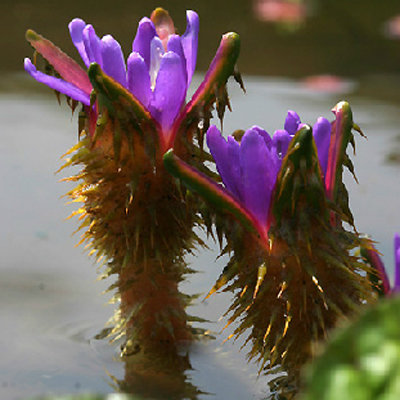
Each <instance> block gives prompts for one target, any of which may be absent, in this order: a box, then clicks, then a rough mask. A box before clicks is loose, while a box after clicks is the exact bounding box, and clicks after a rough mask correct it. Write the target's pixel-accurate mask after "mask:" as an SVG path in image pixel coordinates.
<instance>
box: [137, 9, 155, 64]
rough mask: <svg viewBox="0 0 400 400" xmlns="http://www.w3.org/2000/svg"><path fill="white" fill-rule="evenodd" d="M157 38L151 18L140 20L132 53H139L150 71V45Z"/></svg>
mask: <svg viewBox="0 0 400 400" xmlns="http://www.w3.org/2000/svg"><path fill="white" fill-rule="evenodd" d="M154 36H156V28H155V27H154V24H153V22H151V20H150V18H147V17H144V18H142V19H141V20H140V22H139V26H138V29H137V31H136V36H135V39H134V40H133V44H132V51H134V52H136V53H139V54H140V55H141V56H142V57H143V59H144V62H145V63H146V65H147V68H149V69H150V43H151V41H152V40H153V38H154Z"/></svg>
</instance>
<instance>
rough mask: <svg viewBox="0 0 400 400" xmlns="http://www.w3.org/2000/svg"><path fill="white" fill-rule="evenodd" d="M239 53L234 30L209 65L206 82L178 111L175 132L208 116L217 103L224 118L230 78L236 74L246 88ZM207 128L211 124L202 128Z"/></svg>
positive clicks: (227, 104) (224, 40)
mask: <svg viewBox="0 0 400 400" xmlns="http://www.w3.org/2000/svg"><path fill="white" fill-rule="evenodd" d="M239 52H240V38H239V35H238V34H237V33H235V32H229V33H226V34H225V35H223V37H222V39H221V43H220V45H219V47H218V50H217V53H216V55H215V57H214V58H213V60H212V62H211V64H210V67H209V69H208V71H207V73H206V76H205V78H204V80H203V82H202V83H201V85H200V86H199V88H198V89H197V90H196V92H195V93H194V95H193V97H192V99H191V100H190V101H189V103H188V104H187V105H186V107H185V108H184V109H183V110H182V111H181V113H180V114H179V116H178V118H177V119H176V122H175V123H174V126H173V131H175V132H176V131H178V130H179V129H180V128H181V127H183V129H185V127H186V126H187V125H190V123H191V122H192V121H193V120H197V119H204V117H207V113H208V110H209V108H210V107H211V106H212V104H213V103H214V102H216V108H217V113H218V116H219V118H220V119H221V120H222V118H223V115H224V112H225V107H228V108H230V104H229V99H228V94H227V91H226V87H225V85H226V82H227V81H228V79H229V77H230V76H234V78H235V80H236V81H237V82H239V84H240V85H241V87H242V88H243V89H244V86H243V82H242V80H241V77H240V74H239V72H238V71H237V69H236V68H235V66H236V61H237V59H238V57H239ZM206 122H207V121H206ZM207 128H208V126H204V127H203V130H204V131H205V130H207Z"/></svg>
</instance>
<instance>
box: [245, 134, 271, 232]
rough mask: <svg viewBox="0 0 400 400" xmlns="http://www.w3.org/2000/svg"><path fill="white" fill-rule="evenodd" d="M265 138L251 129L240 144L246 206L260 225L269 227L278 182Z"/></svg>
mask: <svg viewBox="0 0 400 400" xmlns="http://www.w3.org/2000/svg"><path fill="white" fill-rule="evenodd" d="M273 165H274V161H273V159H272V156H271V153H270V151H269V149H268V147H267V146H266V144H265V141H264V138H263V137H262V136H260V135H259V134H258V133H257V132H256V131H255V130H252V129H249V130H248V131H246V133H245V134H244V135H243V138H242V141H241V144H240V166H241V171H242V176H241V178H242V187H243V196H244V204H245V206H246V208H247V209H248V210H249V211H250V212H251V213H252V214H253V215H254V217H255V218H256V219H257V220H258V221H259V223H260V224H261V225H262V226H264V227H266V226H268V212H269V206H270V203H271V193H272V190H273V187H274V185H275V181H276V169H275V167H274V166H273Z"/></svg>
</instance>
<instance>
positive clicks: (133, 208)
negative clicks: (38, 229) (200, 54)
mask: <svg viewBox="0 0 400 400" xmlns="http://www.w3.org/2000/svg"><path fill="white" fill-rule="evenodd" d="M187 21H188V22H187V29H186V32H185V33H184V35H182V36H178V35H175V28H174V24H173V21H172V19H171V17H170V16H169V14H168V13H167V12H166V11H165V10H163V9H160V8H158V9H156V10H155V11H153V13H152V15H151V17H150V18H143V19H142V20H141V21H140V23H139V27H138V30H137V34H136V37H135V39H134V40H133V45H132V48H133V51H132V53H131V54H130V56H129V57H128V60H127V68H126V67H125V61H124V57H123V55H122V51H121V48H120V46H119V44H118V42H116V41H115V40H114V39H113V38H112V37H111V36H110V35H106V36H104V37H103V38H102V39H100V38H99V37H98V36H97V35H96V33H95V31H94V29H93V27H92V26H91V25H87V24H86V23H85V22H84V21H82V20H80V19H75V20H73V21H72V22H71V24H70V26H69V28H70V33H71V37H72V40H73V42H74V44H75V46H76V47H77V49H78V51H79V53H80V55H81V57H82V59H83V61H84V63H85V65H86V66H87V68H88V69H87V71H85V70H84V69H83V68H81V67H80V66H79V65H78V64H77V63H76V62H75V61H73V60H72V59H71V58H70V57H69V56H67V55H66V54H65V53H63V52H62V51H61V50H60V49H59V48H58V47H56V46H55V45H54V44H53V43H51V42H50V41H48V40H47V39H45V38H43V37H42V36H40V35H39V34H37V33H35V32H33V31H31V30H29V31H28V32H27V40H28V41H29V42H30V43H31V45H32V46H33V47H34V48H35V50H36V51H37V52H38V53H40V54H41V55H42V56H43V58H44V59H45V60H46V61H47V62H48V63H49V64H50V66H51V67H52V68H53V70H54V73H53V75H50V74H44V73H42V72H40V71H38V69H37V68H36V67H35V66H34V64H33V63H32V62H31V61H30V60H29V59H26V60H25V69H26V70H27V72H28V73H29V74H31V75H32V76H33V77H34V78H35V79H36V80H38V81H39V82H42V83H44V84H46V85H47V86H49V87H51V88H53V89H55V90H56V91H57V92H59V93H63V94H66V95H67V96H68V97H69V104H70V105H71V107H72V108H73V109H75V108H76V106H77V103H81V104H82V108H81V112H80V114H79V135H80V141H79V142H78V143H77V144H76V145H75V146H73V147H72V149H70V150H69V151H68V152H67V153H66V155H65V156H64V157H65V160H66V162H65V165H64V166H63V167H62V168H65V167H67V166H70V165H77V166H79V167H80V168H81V170H80V171H79V172H78V173H76V174H75V175H74V176H72V177H70V178H66V180H67V181H70V182H76V183H77V186H76V188H75V189H73V190H71V191H70V192H69V193H68V194H67V195H68V196H69V197H70V198H71V199H72V201H73V202H78V203H82V205H81V207H80V208H79V209H78V210H77V211H76V212H74V213H73V215H78V216H79V220H80V223H81V224H80V226H79V229H81V230H83V231H84V233H83V235H82V240H81V242H85V243H86V247H87V248H88V250H89V254H90V255H92V254H93V255H95V257H96V259H97V261H98V262H99V263H100V265H101V266H103V267H104V271H103V274H102V276H101V277H102V278H106V277H109V276H111V275H116V280H115V283H113V284H112V286H111V288H110V290H114V291H115V292H116V294H115V301H117V302H118V303H119V308H118V310H117V311H116V314H115V316H114V318H113V320H112V321H110V327H109V328H108V329H107V330H105V331H104V332H103V336H104V335H106V336H109V337H111V338H113V339H114V340H115V339H119V338H121V337H123V338H124V339H123V344H122V356H123V357H125V358H129V356H132V357H130V358H131V359H135V360H137V361H134V362H133V363H135V362H136V363H137V364H140V365H144V364H146V363H147V364H148V362H149V360H151V362H152V365H153V366H154V365H158V368H159V369H162V368H164V367H165V368H164V369H165V370H168V368H169V370H170V369H171V368H170V364H169V361H170V359H171V360H172V361H171V362H175V363H176V362H177V361H176V354H177V353H176V348H177V345H178V344H179V343H181V342H182V341H191V340H192V339H193V337H194V330H193V329H192V327H191V326H190V323H189V322H190V321H191V319H192V318H191V317H190V316H189V315H187V313H186V310H185V308H186V306H187V304H188V303H189V301H190V297H189V296H187V295H185V294H183V293H180V291H179V289H178V285H179V283H180V282H181V281H182V280H183V279H184V277H185V275H186V274H188V273H190V272H192V271H191V270H190V269H189V268H188V266H187V265H186V262H185V260H184V256H185V254H186V253H187V252H191V251H192V249H193V248H194V246H195V245H202V244H203V243H202V240H201V239H200V238H199V237H197V236H196V234H195V233H194V232H193V227H195V226H197V225H198V224H199V218H198V216H197V215H196V210H197V207H198V204H197V200H196V199H194V198H193V197H192V196H190V195H188V192H187V190H185V188H184V187H182V186H181V185H180V184H179V182H177V181H176V180H175V179H174V178H173V177H171V176H170V174H168V173H167V172H166V170H165V168H164V166H163V162H162V155H163V153H164V151H165V150H166V149H168V148H170V147H172V146H174V148H175V151H176V153H177V154H179V156H180V157H182V158H183V159H185V160H187V161H189V162H191V163H193V164H195V165H198V166H199V167H201V165H202V163H203V161H204V157H206V154H205V153H204V152H203V150H202V141H203V132H205V130H206V129H207V128H208V126H209V120H210V118H211V117H212V111H213V107H214V104H216V108H217V112H218V116H219V117H220V118H222V117H223V115H224V111H225V108H226V106H229V101H228V96H227V91H226V86H225V85H226V82H227V80H228V78H229V77H230V76H231V75H234V77H235V78H236V80H238V81H239V82H241V81H240V75H239V74H238V72H236V69H235V64H236V60H237V57H238V54H239V37H238V35H237V34H235V33H228V34H226V35H224V36H223V37H222V40H221V43H220V46H219V48H218V50H217V53H216V55H215V57H214V59H213V61H212V62H211V65H210V68H209V70H208V71H207V73H206V75H205V78H204V80H203V82H202V83H201V85H200V86H199V88H198V89H197V90H196V91H195V93H194V95H193V97H192V98H191V100H190V101H189V102H188V103H185V98H186V91H187V87H188V85H189V83H190V81H191V78H192V75H193V72H194V68H195V63H196V54H197V33H198V27H199V21H198V16H197V14H196V13H195V12H193V11H188V13H187ZM47 70H49V68H48V69H47ZM71 99H72V100H71ZM182 359H183V358H182ZM182 363H183V364H185V363H187V360H186V361H185V360H183V361H182ZM147 364H146V365H147ZM185 365H186V364H185ZM178 369H179V368H178ZM136 372H137V371H136ZM147 372H148V371H145V372H144V374H146V373H147ZM139 373H140V372H139ZM153 373H154V371H151V372H149V376H150V378H151V377H154V375H152V374H153Z"/></svg>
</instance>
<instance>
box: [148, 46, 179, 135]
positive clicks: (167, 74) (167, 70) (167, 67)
mask: <svg viewBox="0 0 400 400" xmlns="http://www.w3.org/2000/svg"><path fill="white" fill-rule="evenodd" d="M185 97H186V80H185V75H184V71H183V69H182V60H181V59H180V57H179V56H178V55H177V54H175V53H173V52H171V51H169V52H167V53H165V54H164V55H163V57H162V59H161V65H160V70H159V71H158V75H157V80H156V86H155V88H154V98H153V102H152V104H151V106H150V112H151V114H152V116H153V117H154V118H155V119H157V120H158V122H160V124H161V126H162V128H163V130H164V131H166V130H168V129H169V128H170V127H171V125H172V123H173V122H174V119H175V117H176V116H177V114H178V112H179V111H180V109H181V107H182V104H183V102H184V101H185Z"/></svg>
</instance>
